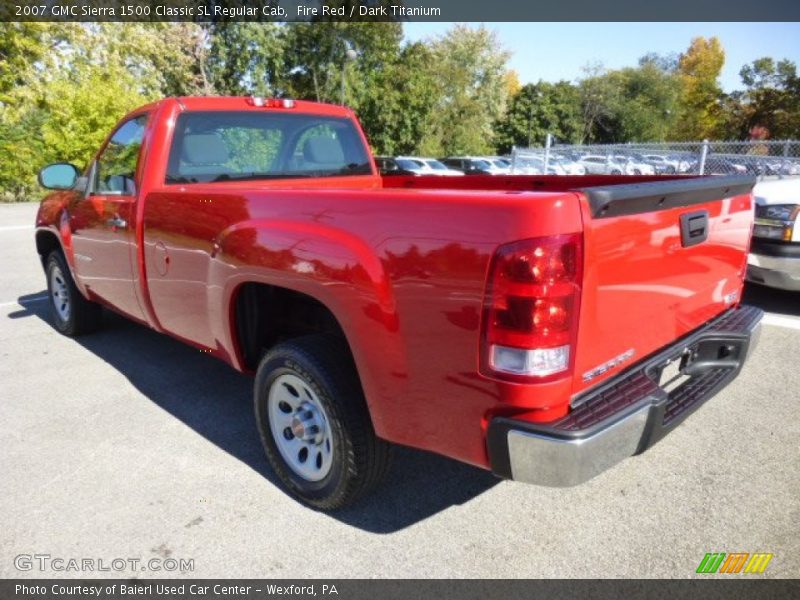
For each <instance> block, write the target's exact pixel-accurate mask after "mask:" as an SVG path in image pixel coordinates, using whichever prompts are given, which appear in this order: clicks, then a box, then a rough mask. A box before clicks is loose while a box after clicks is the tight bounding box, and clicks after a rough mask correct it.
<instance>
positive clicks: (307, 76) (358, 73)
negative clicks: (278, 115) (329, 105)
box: [283, 21, 403, 109]
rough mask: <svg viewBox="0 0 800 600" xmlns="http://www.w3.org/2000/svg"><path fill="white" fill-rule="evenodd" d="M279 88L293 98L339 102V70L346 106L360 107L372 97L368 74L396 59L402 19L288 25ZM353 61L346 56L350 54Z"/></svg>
mask: <svg viewBox="0 0 800 600" xmlns="http://www.w3.org/2000/svg"><path fill="white" fill-rule="evenodd" d="M286 27H287V30H286V38H285V46H284V47H285V51H284V53H283V61H284V66H283V73H284V76H283V88H284V90H285V92H286V94H287V95H289V96H292V97H294V98H301V99H307V100H316V101H318V102H333V103H337V104H338V103H339V102H340V101H341V97H340V96H341V83H342V70H343V69H344V80H345V87H346V93H347V95H346V97H345V104H347V105H348V106H351V107H353V108H356V109H358V108H359V102H360V101H361V100H362V99H363V98H365V97H369V96H370V92H369V90H368V89H366V88H367V87H368V86H369V82H370V80H371V79H372V76H373V75H375V74H376V73H378V72H380V71H382V70H384V69H386V68H387V66H388V65H391V64H392V63H394V62H395V60H396V59H397V56H398V54H399V52H400V42H401V40H402V35H403V31H402V25H401V24H400V23H373V22H369V23H361V22H329V21H315V22H312V23H290V24H287V25H286ZM352 53H354V59H352V60H351V58H350V57H349V56H348V55H349V54H350V55H351V56H352Z"/></svg>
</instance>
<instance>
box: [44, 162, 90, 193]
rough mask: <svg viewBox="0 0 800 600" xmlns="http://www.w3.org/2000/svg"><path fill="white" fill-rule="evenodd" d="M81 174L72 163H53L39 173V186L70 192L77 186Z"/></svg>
mask: <svg viewBox="0 0 800 600" xmlns="http://www.w3.org/2000/svg"><path fill="white" fill-rule="evenodd" d="M80 174H81V172H80V171H78V167H76V166H75V165H73V164H70V163H53V164H52V165H47V166H46V167H45V168H44V169H42V170H41V171H39V185H41V186H42V187H43V188H48V189H50V190H69V189H72V188H73V187H74V185H75V182H76V181H77V180H78V177H79V176H80Z"/></svg>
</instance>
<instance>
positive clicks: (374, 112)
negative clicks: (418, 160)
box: [358, 43, 438, 155]
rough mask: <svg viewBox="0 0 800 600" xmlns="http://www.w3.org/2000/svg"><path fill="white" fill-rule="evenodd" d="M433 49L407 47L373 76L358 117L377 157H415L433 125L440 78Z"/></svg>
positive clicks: (414, 46) (370, 78)
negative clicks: (434, 66)
mask: <svg viewBox="0 0 800 600" xmlns="http://www.w3.org/2000/svg"><path fill="white" fill-rule="evenodd" d="M431 64H433V56H432V52H431V50H430V49H429V48H428V47H427V46H426V45H425V44H422V43H414V44H409V45H407V46H406V47H404V48H403V49H402V50H401V52H400V54H399V56H398V57H397V59H396V60H394V61H392V62H391V63H389V64H387V65H386V66H385V68H383V69H380V70H378V71H375V72H373V73H372V74H370V76H369V82H368V85H367V86H365V88H364V89H363V92H362V93H363V94H364V98H363V99H362V101H361V102H360V108H359V110H358V117H359V119H360V121H361V125H362V127H363V128H364V131H365V133H366V134H367V138H368V139H369V141H370V144H371V146H372V148H373V150H374V151H375V152H376V153H377V154H394V155H398V154H414V153H419V152H421V151H422V147H421V142H422V140H423V139H424V138H425V136H426V133H427V131H428V129H429V126H430V121H431V118H432V115H433V111H434V108H435V106H436V103H437V99H438V97H437V94H438V84H437V75H436V74H435V73H434V71H433V70H432V69H431V68H430V65H431Z"/></svg>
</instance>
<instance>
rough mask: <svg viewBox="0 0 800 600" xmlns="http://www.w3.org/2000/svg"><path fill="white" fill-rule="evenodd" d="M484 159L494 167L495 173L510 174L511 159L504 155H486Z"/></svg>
mask: <svg viewBox="0 0 800 600" xmlns="http://www.w3.org/2000/svg"><path fill="white" fill-rule="evenodd" d="M483 160H485V161H486V162H488V163H489V165H491V167H492V171H493V175H510V174H511V161H510V160H508V159H507V158H503V157H502V156H484V157H483Z"/></svg>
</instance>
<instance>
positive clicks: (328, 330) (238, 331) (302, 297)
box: [229, 281, 353, 371]
mask: <svg viewBox="0 0 800 600" xmlns="http://www.w3.org/2000/svg"><path fill="white" fill-rule="evenodd" d="M229 315H230V328H231V337H232V339H233V342H234V346H235V351H236V354H237V356H238V359H239V363H240V364H241V366H242V367H243V368H244V369H246V370H248V371H255V370H256V369H257V368H258V365H259V362H260V361H261V358H262V357H263V356H264V354H266V353H267V352H268V351H269V350H270V348H272V347H273V346H275V345H277V344H279V343H281V342H283V341H286V340H289V339H293V338H298V337H302V336H306V335H313V334H327V335H332V336H334V337H338V338H341V339H342V340H343V341H344V343H345V344H346V346H347V349H348V351H349V352H350V356H351V357H352V354H353V353H352V348H351V346H350V341H349V340H348V338H347V335H346V334H345V331H344V328H343V327H342V325H341V322H340V320H339V319H338V318H337V317H336V314H335V313H334V311H333V310H331V308H330V307H329V306H328V305H327V304H325V303H323V302H321V301H320V300H319V299H317V298H315V297H314V296H311V295H309V294H306V293H303V292H299V291H296V290H293V289H290V288H286V287H281V286H276V285H272V284H268V283H263V282H259V281H248V282H244V283H241V284H239V285H238V286H237V287H236V289H235V290H234V291H233V293H232V294H231V297H230V305H229Z"/></svg>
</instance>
